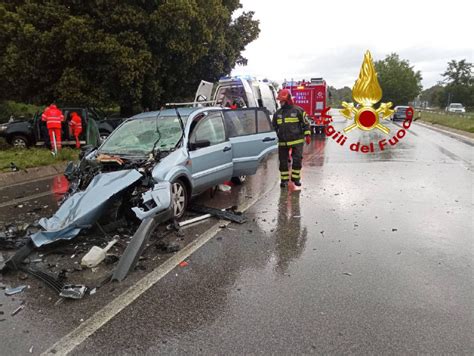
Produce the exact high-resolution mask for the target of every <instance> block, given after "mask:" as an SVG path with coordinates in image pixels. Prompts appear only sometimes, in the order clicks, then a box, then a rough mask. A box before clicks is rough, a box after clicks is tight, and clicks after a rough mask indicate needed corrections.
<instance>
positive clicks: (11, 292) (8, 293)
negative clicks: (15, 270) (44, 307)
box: [5, 285, 26, 296]
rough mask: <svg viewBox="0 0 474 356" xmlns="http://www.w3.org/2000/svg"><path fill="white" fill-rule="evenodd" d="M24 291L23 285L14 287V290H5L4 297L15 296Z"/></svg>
mask: <svg viewBox="0 0 474 356" xmlns="http://www.w3.org/2000/svg"><path fill="white" fill-rule="evenodd" d="M25 289H26V286H25V285H21V286H18V287H14V288H7V289H5V295H6V296H11V295H15V294H18V293H21V292H23V291H24V290H25Z"/></svg>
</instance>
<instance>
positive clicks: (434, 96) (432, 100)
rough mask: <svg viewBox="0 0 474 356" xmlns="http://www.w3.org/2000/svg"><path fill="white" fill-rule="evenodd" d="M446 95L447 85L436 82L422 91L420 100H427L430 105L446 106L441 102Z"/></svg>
mask: <svg viewBox="0 0 474 356" xmlns="http://www.w3.org/2000/svg"><path fill="white" fill-rule="evenodd" d="M444 97H445V87H444V86H442V85H440V84H436V85H433V86H432V87H430V88H428V89H425V90H423V91H422V92H421V95H420V100H421V101H427V102H428V103H429V105H430V106H444V105H443V104H441V102H442V101H444Z"/></svg>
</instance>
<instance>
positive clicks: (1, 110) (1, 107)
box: [0, 100, 43, 123]
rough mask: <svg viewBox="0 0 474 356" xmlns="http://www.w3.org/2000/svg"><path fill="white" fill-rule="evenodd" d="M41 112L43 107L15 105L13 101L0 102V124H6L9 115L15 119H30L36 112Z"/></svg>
mask: <svg viewBox="0 0 474 356" xmlns="http://www.w3.org/2000/svg"><path fill="white" fill-rule="evenodd" d="M41 110H43V107H41V106H36V105H30V104H24V103H17V102H15V101H10V100H5V101H0V123H3V122H7V121H8V119H9V118H10V116H11V115H13V116H14V117H15V118H16V119H18V118H20V117H25V118H32V117H33V115H34V114H35V113H36V112H37V111H41Z"/></svg>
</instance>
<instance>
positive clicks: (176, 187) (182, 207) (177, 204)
mask: <svg viewBox="0 0 474 356" xmlns="http://www.w3.org/2000/svg"><path fill="white" fill-rule="evenodd" d="M188 200H189V195H188V188H187V187H186V184H184V182H183V181H182V180H181V179H177V180H175V181H174V182H173V183H171V201H172V204H173V217H174V218H175V219H180V218H182V217H183V215H184V213H185V212H186V209H187V207H188Z"/></svg>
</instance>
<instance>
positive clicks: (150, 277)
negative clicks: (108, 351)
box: [41, 184, 276, 355]
mask: <svg viewBox="0 0 474 356" xmlns="http://www.w3.org/2000/svg"><path fill="white" fill-rule="evenodd" d="M275 186H276V184H274V185H273V186H272V187H270V189H268V190H267V191H266V192H265V193H264V194H262V195H261V196H259V197H257V198H255V199H252V200H249V201H248V202H246V203H244V204H242V205H241V206H240V207H239V208H240V209H239V211H242V212H244V211H246V210H248V209H249V208H250V207H251V206H252V205H254V204H255V203H256V202H257V201H259V200H260V199H261V198H263V197H264V196H265V195H267V194H268V193H269V192H271V191H272V190H273V189H274V187H275ZM229 224H230V221H219V222H217V223H216V224H214V225H213V226H212V227H210V228H209V230H207V231H206V232H205V233H204V234H202V235H201V236H200V237H199V238H198V239H196V240H194V241H193V242H191V243H190V244H189V245H187V246H186V247H184V248H183V249H182V250H180V251H179V252H177V253H176V254H175V255H174V256H173V257H170V258H169V259H167V260H166V261H165V262H164V263H162V264H161V265H160V266H158V267H157V268H155V269H154V270H153V271H151V272H150V273H149V274H147V275H146V276H145V277H143V278H142V279H141V280H139V281H138V282H137V283H136V284H134V285H133V286H131V287H130V288H128V289H127V290H126V291H125V292H123V293H122V294H121V295H119V296H118V297H117V298H115V299H114V300H112V301H111V302H110V303H109V304H107V305H106V306H105V307H103V308H102V309H100V310H99V311H97V312H96V313H95V314H94V315H92V316H91V317H90V318H89V319H87V320H85V321H84V322H83V323H81V325H79V326H78V327H77V328H76V329H74V330H73V331H71V332H70V333H69V334H67V335H65V336H64V337H62V338H61V339H60V340H59V341H57V342H56V343H55V344H54V345H53V346H51V347H50V348H49V349H47V350H46V351H44V352H43V353H42V354H41V355H67V354H68V353H69V352H71V351H72V350H74V348H76V347H77V346H79V345H80V344H81V343H82V342H84V341H85V340H86V339H87V338H88V337H89V336H91V335H92V334H94V333H95V332H96V331H97V330H99V329H100V328H101V327H102V326H104V325H105V324H106V323H107V322H109V321H110V320H111V319H112V318H113V317H115V316H116V315H117V314H118V313H120V312H121V311H122V310H123V309H125V308H126V307H127V306H129V305H130V304H131V303H133V301H135V300H136V299H137V298H139V297H140V296H141V295H142V294H143V293H145V292H146V291H147V290H148V289H150V288H151V287H152V286H153V285H154V284H155V283H157V282H158V281H159V280H160V279H162V278H163V277H165V276H166V275H167V274H168V273H169V272H171V271H172V270H173V269H174V268H175V267H176V266H178V264H179V263H180V262H182V261H184V260H185V259H186V258H188V257H189V256H191V255H192V254H193V253H194V252H195V251H197V250H198V249H199V248H200V247H202V246H203V245H204V244H206V243H207V242H208V241H209V240H211V239H212V238H213V237H214V236H215V235H216V234H217V233H218V232H219V231H220V230H221V228H220V226H223V225H225V226H227V225H229Z"/></svg>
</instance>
